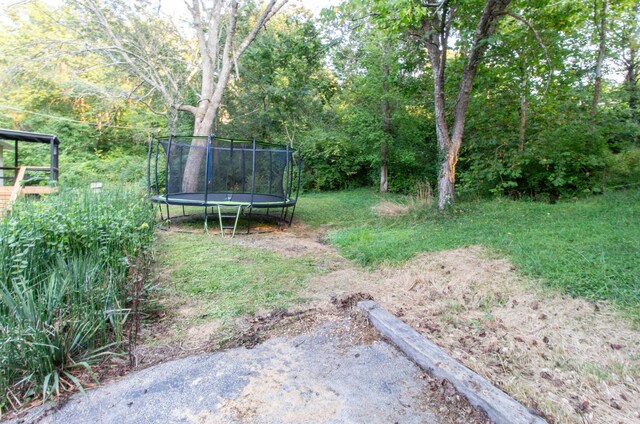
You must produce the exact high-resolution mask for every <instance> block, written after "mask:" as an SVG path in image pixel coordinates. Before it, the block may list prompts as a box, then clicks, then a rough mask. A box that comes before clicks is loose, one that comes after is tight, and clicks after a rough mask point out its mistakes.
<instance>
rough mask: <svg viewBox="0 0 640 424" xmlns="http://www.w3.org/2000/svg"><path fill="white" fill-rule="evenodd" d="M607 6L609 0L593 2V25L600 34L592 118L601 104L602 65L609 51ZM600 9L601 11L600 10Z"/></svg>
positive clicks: (595, 0)
mask: <svg viewBox="0 0 640 424" xmlns="http://www.w3.org/2000/svg"><path fill="white" fill-rule="evenodd" d="M607 4H608V0H600V5H599V6H600V7H598V0H593V24H594V26H595V27H596V28H597V32H598V58H597V59H596V71H595V78H594V83H593V98H592V100H591V116H592V117H593V116H595V115H596V112H597V110H598V103H599V102H600V90H601V85H602V64H603V63H604V56H605V53H606V50H607ZM598 9H599V10H598Z"/></svg>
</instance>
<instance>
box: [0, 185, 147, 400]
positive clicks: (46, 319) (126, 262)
mask: <svg viewBox="0 0 640 424" xmlns="http://www.w3.org/2000/svg"><path fill="white" fill-rule="evenodd" d="M153 220H154V215H153V212H152V209H151V206H150V204H149V203H148V201H147V200H146V199H145V198H144V197H143V196H141V195H140V194H139V192H138V191H135V190H129V189H122V188H121V189H118V190H108V191H104V192H102V193H99V194H95V193H92V192H88V191H76V190H65V191H62V192H61V193H60V194H59V195H51V196H48V197H47V198H46V199H44V200H42V201H39V202H33V201H23V202H19V203H17V204H16V205H15V207H14V210H13V213H12V214H11V215H10V216H9V217H8V218H5V219H3V220H2V221H1V222H0V259H1V260H0V328H1V329H2V332H1V333H0V337H1V339H2V340H1V343H0V365H1V366H0V377H1V378H0V393H2V397H1V398H0V408H2V409H4V408H7V407H8V406H9V405H12V406H14V407H15V406H17V404H16V402H22V401H28V400H29V399H33V398H34V397H37V396H42V397H44V398H47V397H48V396H50V395H52V394H54V393H59V392H60V391H62V390H64V387H65V384H66V385H67V386H68V385H69V384H71V385H77V384H78V380H77V378H76V377H75V376H74V369H75V368H78V367H89V365H90V364H92V363H93V362H95V361H96V360H97V359H99V358H100V356H101V355H104V354H106V353H107V351H108V350H115V349H118V346H119V345H120V343H121V341H122V332H123V327H124V325H125V322H126V319H127V315H128V309H127V308H128V303H127V302H128V296H130V293H131V292H130V290H129V288H128V287H127V275H128V272H129V271H130V268H131V267H133V266H135V263H136V262H135V261H136V258H137V257H139V256H141V255H146V254H148V252H149V248H150V246H151V243H152V240H153V233H152V230H153ZM63 381H66V383H63ZM9 402H11V403H9Z"/></svg>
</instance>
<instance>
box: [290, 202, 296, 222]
mask: <svg viewBox="0 0 640 424" xmlns="http://www.w3.org/2000/svg"><path fill="white" fill-rule="evenodd" d="M294 213H296V205H295V204H294V205H293V210H292V211H291V218H290V219H289V227H291V224H292V223H293V214H294Z"/></svg>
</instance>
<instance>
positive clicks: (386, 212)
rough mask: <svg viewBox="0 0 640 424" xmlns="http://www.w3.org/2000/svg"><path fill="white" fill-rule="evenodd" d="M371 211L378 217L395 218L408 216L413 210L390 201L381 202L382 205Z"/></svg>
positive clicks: (373, 207) (379, 204) (374, 207)
mask: <svg viewBox="0 0 640 424" xmlns="http://www.w3.org/2000/svg"><path fill="white" fill-rule="evenodd" d="M371 210H372V211H373V213H375V214H376V215H378V216H382V217H394V216H402V215H405V214H407V213H408V212H409V210H411V208H410V207H409V206H407V205H401V204H399V203H395V202H390V201H388V200H381V201H380V203H378V204H377V205H375V206H372V207H371Z"/></svg>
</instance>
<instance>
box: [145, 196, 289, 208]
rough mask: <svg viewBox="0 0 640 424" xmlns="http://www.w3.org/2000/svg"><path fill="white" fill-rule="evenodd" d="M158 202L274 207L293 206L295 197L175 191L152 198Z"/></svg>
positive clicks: (187, 204)
mask: <svg viewBox="0 0 640 424" xmlns="http://www.w3.org/2000/svg"><path fill="white" fill-rule="evenodd" d="M151 200H152V201H153V202H156V203H168V204H170V205H185V206H189V205H192V206H216V205H221V206H251V207H254V208H273V207H285V206H293V205H295V203H296V201H295V200H294V199H289V198H283V197H280V196H276V195H273V194H253V195H252V194H251V193H207V196H206V202H205V194H204V193H175V194H170V195H168V196H165V195H160V196H153V197H152V198H151Z"/></svg>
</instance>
